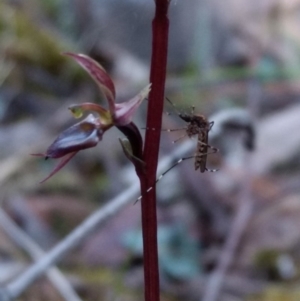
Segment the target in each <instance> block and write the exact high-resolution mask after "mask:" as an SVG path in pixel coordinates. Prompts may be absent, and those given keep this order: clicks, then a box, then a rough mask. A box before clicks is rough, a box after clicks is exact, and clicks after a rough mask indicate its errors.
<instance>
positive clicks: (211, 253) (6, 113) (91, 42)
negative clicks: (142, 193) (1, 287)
mask: <svg viewBox="0 0 300 301" xmlns="http://www.w3.org/2000/svg"><path fill="white" fill-rule="evenodd" d="M153 14H154V1H153V0H139V1H138V0H126V1H124V0H100V1H99V0H73V1H71V0H52V1H48V0H27V1H20V0H10V1H8V0H2V1H1V2H0V41H1V42H0V123H1V126H0V145H1V148H0V184H1V189H0V199H1V207H2V209H1V210H3V209H4V210H5V211H6V212H7V213H8V214H9V216H10V217H11V218H12V219H13V220H14V221H15V222H16V223H17V224H18V225H19V226H20V227H21V228H22V229H23V230H24V231H25V232H26V233H27V234H28V235H29V236H30V237H32V238H33V239H34V240H35V241H36V242H37V243H38V244H39V245H40V246H41V247H42V248H43V249H44V250H48V249H50V248H51V247H53V246H54V245H55V244H56V243H57V242H59V241H60V240H61V239H63V238H64V237H65V235H67V234H68V233H69V232H70V231H71V230H72V229H74V227H76V226H77V225H78V224H79V223H80V222H81V221H83V220H84V219H85V218H86V217H87V216H89V214H91V212H93V211H94V210H96V209H97V208H99V207H101V206H102V205H103V204H105V203H107V202H109V200H110V199H111V198H112V197H114V196H116V195H118V194H121V193H122V191H123V190H124V189H125V188H126V187H128V186H130V185H131V184H132V183H134V182H136V181H137V177H136V175H135V174H134V169H133V166H132V165H131V164H130V163H129V162H128V160H127V159H126V157H125V156H124V153H123V152H122V150H121V147H120V144H119V141H118V138H119V137H121V136H122V135H121V133H120V132H118V131H117V130H115V129H111V130H110V131H109V132H108V133H107V134H106V135H105V136H104V139H103V141H101V143H99V145H98V146H97V147H96V148H93V149H90V150H86V151H84V152H80V153H79V154H78V155H76V157H75V158H74V159H73V160H72V161H71V162H70V163H69V164H68V165H67V166H66V167H65V168H64V169H62V170H61V171H60V172H59V173H58V174H56V175H55V176H54V177H53V178H51V179H50V180H48V181H47V182H46V183H44V184H39V181H41V180H42V179H43V178H45V177H46V176H47V175H48V174H49V173H50V172H51V170H52V169H53V168H54V166H55V165H56V164H57V161H55V160H47V161H44V160H42V159H40V158H37V157H32V156H30V154H31V153H42V152H44V151H45V150H46V149H47V147H48V146H49V145H50V144H51V143H52V142H53V140H54V139H55V137H56V136H57V135H58V134H59V133H60V132H61V131H62V130H64V129H66V128H67V127H68V126H70V125H72V124H74V123H75V122H76V121H74V119H73V118H72V116H71V114H70V113H69V111H68V109H67V108H68V106H69V105H70V104H76V103H82V102H86V101H88V102H98V103H103V104H105V102H104V101H103V99H102V96H101V95H100V93H99V91H98V89H97V86H96V85H95V83H94V82H93V81H92V80H91V79H90V78H89V76H88V75H87V74H86V73H85V72H84V71H82V70H81V69H80V67H79V66H77V65H76V63H75V62H73V61H72V60H71V59H69V58H67V57H64V56H62V55H61V52H64V51H72V52H81V53H85V54H88V55H90V56H92V57H93V58H94V59H96V60H98V61H99V62H100V63H101V64H102V65H103V66H104V67H105V68H106V70H107V71H108V72H109V74H110V75H111V77H112V78H113V80H114V83H115V85H116V90H117V99H118V101H119V102H122V101H125V100H127V99H129V98H131V97H132V96H134V95H135V94H136V93H137V92H138V91H140V90H141V89H142V88H143V87H144V86H145V85H146V84H147V83H148V77H149V69H150V67H149V64H150V59H151V22H152V17H153ZM299 16H300V1H299V0H260V1H246V0H239V1H237V0H224V1H216V0H211V1H208V0H185V1H182V0H172V1H171V3H170V12H169V17H170V41H169V61H168V76H167V83H166V96H168V98H170V99H171V100H172V102H173V103H174V104H175V105H176V106H177V108H178V110H179V111H180V112H183V111H185V112H190V107H191V106H195V107H196V109H195V112H197V113H201V114H204V115H206V116H208V118H209V120H211V121H212V120H213V121H215V125H214V127H213V128H212V130H211V138H212V141H211V142H210V144H212V145H213V146H215V147H218V148H219V150H220V151H219V153H217V154H214V155H211V156H209V161H208V168H218V169H219V171H218V172H215V173H209V172H206V173H204V174H200V173H199V172H198V171H197V172H195V171H194V166H193V160H187V161H185V162H184V163H182V164H180V165H178V166H177V167H175V168H174V169H172V170H171V171H170V172H169V173H167V174H166V176H165V177H164V178H163V179H162V180H161V181H160V182H159V183H158V185H157V192H158V219H159V229H158V232H159V233H158V240H159V246H160V250H159V254H160V255H159V256H160V269H161V289H162V300H198V301H200V300H205V301H213V300H220V301H239V300H245V301H254V300H255V301H277V300H278V301H281V300H285V301H289V300H300V289H299V280H300V273H299V272H300V231H299V229H300V185H299V179H300V169H299V167H300V130H299V129H300V102H299V100H300V71H299V69H300V17H299ZM146 106H147V103H146V101H145V103H144V104H143V106H142V108H141V110H139V112H138V114H137V115H136V117H135V122H136V123H137V124H138V126H139V127H140V128H142V127H145V116H146ZM165 111H166V112H169V113H170V114H165V115H164V117H163V118H164V121H163V126H164V128H165V129H174V128H178V127H184V125H185V124H184V122H183V121H182V120H180V118H179V117H178V116H177V114H176V112H175V111H174V109H173V108H172V107H170V105H168V104H167V102H166V106H165ZM141 131H142V134H143V133H144V131H143V130H141ZM181 135H182V133H177V132H173V133H168V132H162V141H161V142H162V143H161V149H160V155H161V157H164V156H168V154H170V153H172V151H174V150H175V149H176V148H178V147H179V146H180V145H181V144H182V143H185V140H187V139H188V138H185V139H182V140H180V141H178V142H176V143H172V141H174V140H175V139H177V138H178V137H179V136H181ZM194 143H195V144H194V145H196V141H194ZM194 152H195V149H191V150H190V152H189V153H187V154H185V155H184V156H191V155H193V153H194ZM178 159H179V158H178ZM133 203H134V200H132V203H130V205H129V206H128V207H127V208H126V209H125V210H124V211H122V212H121V213H120V214H118V215H116V216H115V217H113V218H112V219H111V220H110V221H109V222H108V223H107V224H106V225H105V227H102V228H101V229H98V230H96V231H95V232H94V233H93V234H91V235H90V236H88V237H87V238H86V240H85V241H84V242H83V243H82V244H81V245H80V247H78V248H77V249H76V250H74V251H72V252H70V254H69V255H68V256H66V258H64V260H62V261H61V262H60V263H59V265H58V266H59V268H60V269H61V270H62V271H63V272H64V273H65V275H66V277H67V279H68V280H69V281H70V282H71V284H72V285H73V286H74V288H75V289H76V291H77V292H78V294H79V295H80V297H81V298H82V299H83V300H140V299H141V298H142V297H143V270H142V241H141V220H140V204H139V203H137V204H136V205H134V206H133ZM0 224H1V229H0V282H1V283H2V284H5V283H9V281H11V280H12V279H14V278H15V277H16V276H17V275H18V274H19V273H20V272H21V271H22V270H24V269H25V268H26V267H28V266H29V265H30V263H31V259H30V256H29V255H28V254H27V253H26V252H24V251H22V250H21V249H20V248H19V247H18V246H17V245H16V244H15V243H14V241H13V240H12V237H11V236H10V235H9V233H8V232H9V231H7V228H6V227H5V225H4V224H3V223H2V222H1V223H0ZM216 276H219V280H218V281H219V282H218V281H215V280H216ZM220 279H221V280H220ZM212 292H215V293H216V292H217V293H216V296H214V297H212V296H211V295H212ZM209 296H210V297H209ZM202 298H203V299H202ZM204 298H206V299H204ZM19 300H51V301H52V300H53V301H54V300H62V298H61V297H60V295H59V294H58V293H57V291H56V289H55V288H54V287H53V286H52V285H51V284H50V283H49V282H48V280H47V279H46V278H42V279H40V280H39V281H37V282H36V283H35V284H34V285H33V286H31V287H30V288H29V289H28V290H27V291H26V293H25V294H24V295H23V296H22V297H21V298H20V299H19Z"/></svg>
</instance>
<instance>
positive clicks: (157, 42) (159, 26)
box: [140, 0, 169, 301]
mask: <svg viewBox="0 0 300 301" xmlns="http://www.w3.org/2000/svg"><path fill="white" fill-rule="evenodd" d="M152 1H153V0H152ZM155 4H156V10H155V17H154V19H153V23H152V32H153V41H152V59H151V73H150V82H151V83H152V90H151V92H150V95H149V104H148V116H147V128H155V129H157V130H156V131H151V130H150V131H147V132H146V139H145V148H144V154H143V158H144V161H145V162H146V173H145V175H142V176H141V177H140V178H141V187H142V195H143V199H142V227H143V241H144V279H145V301H159V273H158V252H157V218H156V194H155V188H154V189H153V190H151V191H150V192H149V193H147V192H146V191H147V188H149V187H151V186H153V183H155V179H156V169H157V162H158V151H159V141H160V129H161V123H162V113H163V104H164V89H165V80H166V68H167V55H168V33H169V20H168V17H167V13H168V5H169V1H168V0H156V1H155Z"/></svg>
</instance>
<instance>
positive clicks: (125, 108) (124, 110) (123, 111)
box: [113, 84, 151, 126]
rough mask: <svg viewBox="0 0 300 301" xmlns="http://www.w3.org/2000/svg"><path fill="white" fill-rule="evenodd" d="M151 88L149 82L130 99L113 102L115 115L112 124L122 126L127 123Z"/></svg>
mask: <svg viewBox="0 0 300 301" xmlns="http://www.w3.org/2000/svg"><path fill="white" fill-rule="evenodd" d="M150 90H151V84H149V85H147V86H146V87H145V88H144V89H143V90H142V91H141V92H140V93H139V94H137V95H136V96H135V97H133V98H132V99H130V100H128V101H126V102H123V103H117V104H115V108H116V111H115V115H114V116H113V117H114V124H115V125H117V126H122V125H126V124H129V123H130V122H131V121H132V117H133V115H134V113H135V111H136V110H137V108H138V107H139V105H140V104H141V103H142V101H143V100H144V99H145V98H146V97H147V96H148V94H149V92H150Z"/></svg>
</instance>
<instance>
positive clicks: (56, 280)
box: [0, 208, 81, 301]
mask: <svg viewBox="0 0 300 301" xmlns="http://www.w3.org/2000/svg"><path fill="white" fill-rule="evenodd" d="M0 224H1V226H2V229H3V230H4V231H5V232H6V234H7V235H8V236H9V237H10V238H11V239H12V240H13V241H14V242H15V243H16V244H17V245H18V246H19V247H21V248H22V249H23V250H24V251H26V252H27V253H28V254H29V255H30V257H31V258H32V259H33V260H35V261H37V260H38V259H40V258H41V257H42V256H44V255H45V252H44V251H43V250H42V249H41V248H40V247H39V246H38V245H37V244H36V243H35V242H34V241H33V239H32V238H31V237H29V236H28V235H27V234H26V233H25V232H24V231H23V230H22V229H20V228H19V227H18V226H17V225H16V224H15V223H14V222H13V221H12V220H11V218H10V217H9V216H8V215H7V214H6V213H5V211H4V210H3V209H2V208H0ZM46 275H47V277H48V278H49V280H50V282H51V283H52V284H53V286H54V287H55V288H56V289H57V291H58V292H59V293H60V295H61V296H62V297H63V298H64V299H65V300H67V301H81V299H80V297H79V296H78V295H77V294H76V292H75V291H74V290H73V288H72V286H71V285H70V283H69V282H68V280H67V279H66V278H65V276H64V275H63V274H62V273H61V272H60V271H59V269H58V268H56V267H52V268H50V269H49V270H48V271H47V272H46Z"/></svg>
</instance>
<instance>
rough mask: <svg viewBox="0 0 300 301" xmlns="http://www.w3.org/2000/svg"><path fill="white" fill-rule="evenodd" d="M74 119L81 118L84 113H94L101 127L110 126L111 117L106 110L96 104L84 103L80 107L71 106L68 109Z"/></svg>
mask: <svg viewBox="0 0 300 301" xmlns="http://www.w3.org/2000/svg"><path fill="white" fill-rule="evenodd" d="M68 109H69V110H70V111H71V113H72V115H73V116H74V117H75V118H80V117H82V115H83V113H84V112H86V111H92V112H96V113H97V114H98V115H99V118H100V122H101V124H103V125H109V124H112V116H111V114H110V112H109V111H108V110H106V109H105V108H103V107H102V106H100V105H98V104H96V103H90V102H85V103H83V104H80V105H71V106H69V108H68Z"/></svg>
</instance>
